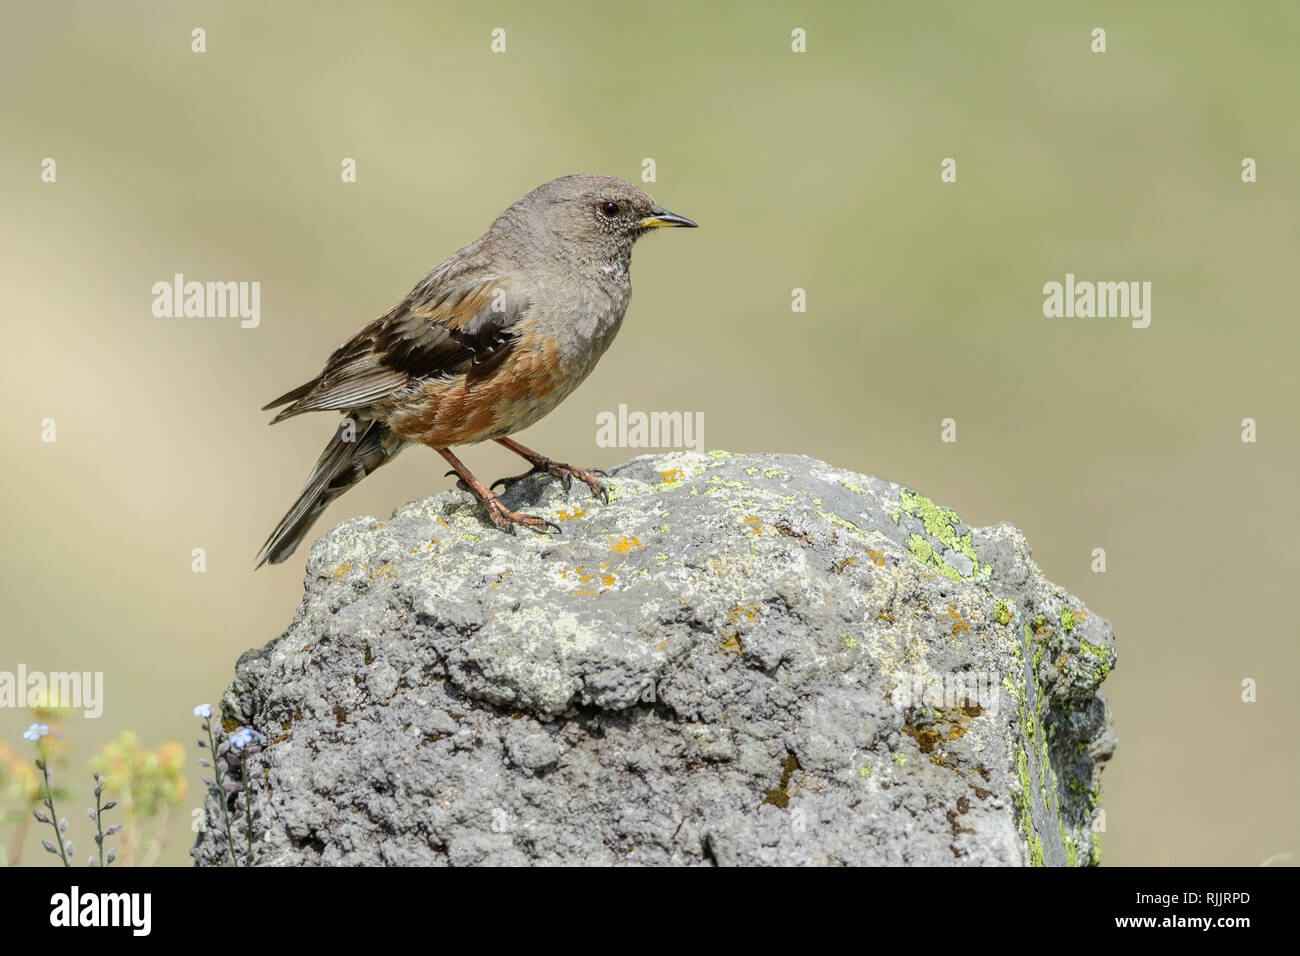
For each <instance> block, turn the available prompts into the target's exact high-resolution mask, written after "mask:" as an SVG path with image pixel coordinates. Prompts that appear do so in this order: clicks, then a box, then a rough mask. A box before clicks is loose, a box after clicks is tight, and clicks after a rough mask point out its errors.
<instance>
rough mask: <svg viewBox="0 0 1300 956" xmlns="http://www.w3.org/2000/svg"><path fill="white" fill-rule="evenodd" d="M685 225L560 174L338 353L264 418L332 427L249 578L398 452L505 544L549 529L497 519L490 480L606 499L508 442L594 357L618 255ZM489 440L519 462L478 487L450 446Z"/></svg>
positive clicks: (505, 514) (610, 180)
mask: <svg viewBox="0 0 1300 956" xmlns="http://www.w3.org/2000/svg"><path fill="white" fill-rule="evenodd" d="M696 226H697V223H695V222H693V221H691V220H690V219H687V218H686V217H685V216H679V215H677V214H676V213H673V212H669V211H668V210H667V209H664V208H662V207H661V206H658V205H656V203H655V201H654V199H653V198H651V197H650V196H649V195H648V194H647V193H646V192H645V191H644V190H642V189H640V188H639V187H637V186H635V185H633V184H632V183H629V182H626V181H624V180H621V179H617V178H614V177H612V176H600V175H595V174H590V173H576V174H571V175H567V176H561V177H559V178H558V179H553V180H551V181H550V182H548V183H544V184H543V185H541V186H538V187H537V188H536V189H534V190H533V191H532V192H529V193H527V194H526V195H524V196H523V197H521V198H520V199H518V200H517V201H516V202H515V203H514V204H513V205H511V206H510V207H509V208H508V209H506V210H505V211H504V212H503V213H501V215H499V216H498V217H497V218H496V219H495V220H494V221H493V223H492V225H491V226H490V227H489V228H488V230H487V232H485V233H484V234H483V235H482V236H480V237H479V238H478V239H475V240H474V241H473V242H471V243H470V244H469V245H467V246H465V247H464V248H462V249H461V250H460V251H458V252H456V253H454V254H453V255H451V256H450V257H448V258H447V259H445V260H444V261H443V262H442V263H440V264H439V265H437V266H435V267H434V268H433V269H432V270H431V271H430V272H429V273H428V274H427V275H426V276H425V277H424V278H423V279H421V280H420V281H419V282H417V283H416V285H415V287H414V288H413V289H411V291H410V292H409V293H407V295H406V296H405V297H404V298H403V299H402V301H401V302H399V303H398V304H397V305H396V306H394V307H393V308H392V309H391V310H389V311H388V312H387V313H385V314H384V315H381V316H380V317H379V318H377V319H375V320H374V321H373V322H371V323H370V324H369V325H367V326H366V327H365V328H363V329H362V330H361V331H360V332H358V333H357V334H356V335H354V336H352V338H350V339H348V340H347V341H346V342H344V343H343V344H342V345H341V346H339V347H338V348H337V349H336V350H335V351H334V352H333V354H331V355H330V357H329V359H328V361H326V363H325V367H324V368H323V369H322V370H321V372H320V374H319V375H317V376H316V377H315V378H313V379H311V380H310V381H308V382H306V383H304V384H302V385H300V386H298V387H297V388H295V389H293V390H292V391H289V392H286V393H285V394H283V395H281V396H280V397H279V398H277V399H275V400H274V401H272V402H268V403H267V404H266V405H265V406H264V407H263V409H262V410H263V411H269V410H271V409H276V408H279V409H281V410H280V411H279V412H278V413H277V414H276V415H275V417H274V418H273V419H272V420H271V424H272V425H274V424H276V423H277V422H282V421H284V420H285V419H287V418H291V417H293V416H295V415H300V414H302V413H304V412H314V411H337V412H340V413H341V416H342V417H341V420H340V423H339V427H338V428H337V429H336V430H335V433H334V435H333V437H332V438H331V439H330V442H329V444H327V445H326V446H325V450H324V451H323V452H322V453H321V455H320V458H319V459H318V460H317V461H316V465H315V467H313V468H312V470H311V473H310V475H309V477H308V478H307V482H306V484H305V485H304V486H303V488H302V491H301V492H300V493H299V494H298V497H297V499H296V500H295V501H294V503H293V505H292V506H291V507H290V508H289V510H288V511H287V512H286V513H285V515H284V517H283V518H282V519H281V520H280V523H279V524H278V525H277V526H276V528H275V530H274V531H273V532H271V535H270V537H268V538H267V540H266V543H265V544H264V545H263V546H262V549H261V551H260V552H259V553H258V564H257V567H259V568H260V567H261V566H262V565H264V564H266V563H268V562H269V563H271V564H278V563H280V562H282V561H284V560H285V559H286V558H288V557H289V556H290V555H291V554H293V552H294V550H295V549H296V548H297V547H298V545H299V543H301V541H302V540H303V538H304V537H306V535H307V533H308V531H309V530H310V529H311V526H312V525H313V524H314V523H315V521H316V520H317V519H318V518H319V517H320V515H321V513H322V512H324V511H325V509H326V508H327V507H328V506H329V505H330V503H331V502H333V501H334V500H335V499H336V498H338V497H339V496H340V495H341V494H343V493H344V492H345V491H347V490H348V489H349V488H351V487H352V486H353V485H355V484H357V483H358V482H360V481H361V480H362V479H363V478H365V477H366V476H367V475H369V474H371V473H372V472H374V471H375V469H377V468H379V467H380V466H381V465H383V464H385V463H386V462H388V461H391V460H392V459H393V458H395V457H396V456H397V454H398V453H399V452H401V451H402V450H403V449H404V448H406V447H407V446H408V445H413V444H420V445H427V446H428V447H430V448H432V449H434V450H435V451H437V452H438V454H439V455H441V456H442V457H443V458H444V459H446V461H447V463H448V464H449V465H450V466H451V469H452V470H451V471H449V472H447V474H448V475H452V474H455V475H457V476H458V481H457V486H458V487H459V488H461V489H462V490H466V491H468V492H470V493H471V494H472V495H473V496H474V497H475V498H476V499H477V500H478V502H479V503H480V504H481V505H482V507H483V508H484V510H485V511H486V514H487V517H488V519H489V520H490V521H491V523H492V524H493V525H495V526H496V528H498V529H499V530H501V531H504V532H508V533H510V534H514V532H515V527H516V526H519V525H522V526H524V527H526V528H530V529H532V530H534V531H538V532H541V533H545V534H551V533H556V534H558V533H559V531H560V529H559V527H558V526H557V525H555V524H554V523H552V522H549V521H546V520H544V519H543V518H540V517H538V516H536V515H530V514H521V513H519V512H515V511H511V510H510V509H509V508H508V507H507V506H506V505H505V504H503V503H502V501H501V499H500V498H499V497H498V496H497V494H496V493H495V490H494V489H495V488H496V487H497V485H499V484H503V485H504V486H505V488H509V487H510V486H511V485H512V484H513V483H515V482H517V481H519V480H521V479H523V478H527V477H529V476H531V475H537V474H541V475H549V476H550V477H552V478H557V479H559V480H560V481H561V482H562V484H563V486H564V488H565V490H566V492H567V491H568V490H569V489H570V486H571V484H572V481H573V479H574V478H577V479H578V480H580V481H582V482H583V483H584V484H586V485H587V486H588V488H589V489H590V491H591V494H592V496H593V497H598V498H600V499H601V500H602V501H603V502H605V503H608V500H609V495H608V492H607V491H606V489H605V487H604V485H603V484H602V483H601V482H600V480H599V477H598V476H604V472H602V471H600V470H599V469H587V468H581V467H578V466H575V465H568V464H562V463H560V462H556V461H552V460H551V459H549V458H547V457H545V456H544V455H541V454H538V453H537V452H535V451H533V450H532V449H530V448H528V447H526V446H524V445H521V444H519V443H518V442H517V441H515V440H514V439H512V438H510V437H509V436H510V435H512V434H514V433H516V432H520V431H522V430H523V429H525V428H528V427H529V426H530V425H532V424H534V423H535V422H537V421H538V420H539V419H541V418H542V417H543V416H544V415H546V414H547V413H549V412H550V411H552V410H553V409H554V408H555V407H556V406H557V405H559V403H560V402H561V401H563V400H564V399H565V398H566V397H568V395H569V394H570V393H571V392H573V390H574V389H575V388H577V387H578V386H579V385H580V384H581V383H582V381H583V380H584V379H585V378H586V377H587V376H588V375H589V374H590V373H591V371H592V369H593V368H594V367H595V365H596V362H597V361H598V360H599V359H600V357H601V356H602V355H603V354H604V353H605V350H606V349H608V348H609V346H610V343H611V342H612V341H613V340H614V336H615V335H617V334H618V330H619V328H620V327H621V325H622V323H623V316H624V313H625V312H626V311H627V306H628V301H629V299H630V298H631V295H632V285H631V280H630V277H629V266H630V263H631V257H632V246H633V244H634V243H635V242H636V241H637V240H638V239H639V238H641V237H642V236H644V235H646V234H647V233H649V232H650V231H651V230H654V229H659V228H664V227H685V228H696ZM282 406H283V407H282ZM489 440H490V441H495V442H497V443H498V444H500V445H502V446H504V447H505V448H508V449H509V450H510V451H512V452H514V453H515V454H517V455H519V456H520V457H521V458H523V459H525V460H526V461H527V462H528V463H529V464H530V465H531V466H532V467H531V468H530V469H529V470H528V471H526V472H524V473H523V474H520V475H515V476H513V477H511V478H504V479H498V480H497V481H494V482H493V483H492V484H491V485H490V486H484V485H483V483H482V482H480V481H479V480H478V479H477V478H475V477H474V475H473V474H472V473H471V472H470V470H469V469H468V468H467V467H466V466H465V464H464V463H463V462H462V461H461V460H460V458H458V457H457V456H456V454H455V453H454V452H453V451H452V448H453V447H455V446H460V445H472V444H476V443H478V442H484V441H489Z"/></svg>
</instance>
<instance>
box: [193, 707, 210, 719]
mask: <svg viewBox="0 0 1300 956" xmlns="http://www.w3.org/2000/svg"><path fill="white" fill-rule="evenodd" d="M194 716H195V717H202V718H203V719H204V720H211V719H212V705H211V704H199V706H197V707H195V708H194Z"/></svg>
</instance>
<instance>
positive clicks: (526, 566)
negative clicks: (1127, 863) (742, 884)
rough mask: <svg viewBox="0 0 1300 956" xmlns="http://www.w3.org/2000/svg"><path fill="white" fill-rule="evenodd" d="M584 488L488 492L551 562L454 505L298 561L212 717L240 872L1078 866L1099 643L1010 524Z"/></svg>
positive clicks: (659, 468)
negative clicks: (228, 736) (224, 754)
mask: <svg viewBox="0 0 1300 956" xmlns="http://www.w3.org/2000/svg"><path fill="white" fill-rule="evenodd" d="M608 483H609V487H610V491H611V501H610V503H609V504H608V505H607V506H602V505H600V504H599V503H598V502H593V501H592V500H591V499H590V498H589V497H588V496H587V494H586V492H585V489H583V490H581V491H580V490H579V487H580V486H579V485H578V484H577V483H575V485H574V488H573V490H572V492H571V494H569V495H566V493H565V492H564V490H563V489H562V488H561V486H560V485H559V483H558V482H555V481H550V480H544V479H541V478H530V479H528V480H526V481H523V482H520V483H519V484H517V485H515V486H514V487H512V488H511V489H510V491H509V492H508V493H507V494H506V496H505V498H506V501H507V503H508V504H510V505H511V506H512V507H516V508H522V509H526V510H529V511H532V512H534V513H537V514H541V515H543V516H544V517H546V518H548V519H550V520H552V521H555V522H557V523H558V524H559V525H560V526H561V527H562V528H563V529H564V534H563V535H562V536H558V537H543V536H539V535H535V534H532V533H529V532H526V531H521V532H520V533H519V534H518V535H515V536H510V535H506V534H502V533H501V532H499V531H497V530H495V529H494V528H493V527H492V526H491V525H490V524H488V523H487V521H486V520H485V519H484V517H483V516H482V514H481V512H480V510H479V509H478V507H477V506H476V505H475V503H474V502H473V501H472V499H471V498H470V497H469V496H468V495H466V494H464V493H461V492H447V493H444V494H440V495H436V496H434V497H431V498H425V499H423V500H420V501H415V502H412V503H410V504H407V505H405V506H403V507H401V508H398V509H397V510H396V511H395V512H394V513H393V515H392V517H391V518H390V519H388V520H387V521H379V520H376V519H374V518H370V517H360V518H352V519H350V520H348V521H344V522H343V523H342V524H340V525H338V526H337V527H336V528H334V530H333V531H331V532H330V533H329V534H327V535H325V536H324V537H322V538H321V539H320V540H318V541H317V542H316V544H315V546H314V547H313V548H312V551H311V556H310V558H309V560H308V564H307V574H306V582H305V585H306V593H305V595H304V597H303V600H302V603H301V605H300V606H299V608H298V612H297V614H296V616H295V617H294V620H293V623H292V624H291V625H290V627H289V629H288V630H287V631H286V632H285V633H284V634H283V635H282V636H280V637H279V638H277V639H276V640H273V641H272V642H271V643H269V644H267V645H266V646H265V647H263V648H261V649H260V650H254V651H250V652H248V653H247V654H245V655H244V656H243V657H242V658H241V659H240V661H239V662H238V665H237V667H236V676H235V680H234V683H232V684H231V685H230V688H229V689H228V690H227V692H226V694H225V696H224V698H223V700H222V710H223V715H224V716H225V718H226V720H227V722H228V726H229V725H230V724H229V722H230V721H234V722H237V723H242V724H250V725H252V726H254V727H256V728H257V729H258V730H260V731H262V732H263V733H264V734H266V735H267V737H268V738H269V742H268V743H267V745H266V746H265V747H264V748H262V749H261V750H260V751H258V752H256V753H254V754H253V755H251V756H250V757H249V758H248V759H249V760H250V761H251V762H252V763H253V765H254V766H252V767H251V768H250V774H249V778H250V779H251V780H253V781H256V784H255V787H254V793H253V807H254V809H255V811H256V812H257V814H258V818H257V819H256V821H255V832H256V834H257V837H258V841H259V843H258V846H259V848H260V849H259V851H258V853H259V855H258V857H257V859H258V861H259V862H262V863H266V864H278V865H304V864H308V865H310V864H327V865H337V864H370V865H377V864H390V865H405V864H456V865H494V864H501V865H510V864H521V863H529V864H571V863H591V864H615V863H628V864H679V865H681V864H705V863H717V864H737V865H755V864H758V865H778V864H817V865H823V864H828V863H832V864H912V863H920V864H960V865H971V864H1002V865H1022V864H1031V863H1032V864H1048V865H1067V864H1069V865H1082V864H1086V863H1088V862H1094V861H1095V860H1096V858H1097V850H1096V846H1097V844H1096V841H1095V838H1094V835H1093V830H1092V825H1093V821H1094V819H1095V817H1096V815H1097V805H1098V803H1099V801H1100V796H1101V790H1100V775H1101V767H1102V764H1103V763H1104V762H1105V761H1106V760H1107V759H1108V758H1109V757H1110V755H1111V753H1112V751H1113V750H1114V747H1115V737H1114V734H1113V732H1112V730H1111V725H1110V711H1109V709H1108V707H1107V704H1106V701H1105V699H1104V698H1103V697H1102V696H1101V695H1100V694H1099V693H1098V689H1099V687H1100V685H1101V682H1102V680H1103V679H1104V678H1105V676H1106V674H1107V673H1108V672H1109V670H1110V669H1111V668H1112V667H1113V666H1114V665H1115V662H1116V653H1115V644H1114V635H1113V632H1112V629H1111V627H1110V625H1109V624H1108V623H1107V622H1106V621H1105V620H1104V619H1103V618H1101V617H1100V616H1098V615H1097V614H1094V613H1092V612H1091V611H1089V610H1088V609H1087V608H1086V607H1085V606H1084V605H1083V604H1082V603H1081V602H1080V601H1079V600H1078V599H1077V598H1075V597H1073V596H1072V595H1070V594H1068V593H1067V592H1066V591H1064V590H1063V589H1061V588H1059V587H1057V586H1055V585H1054V584H1052V583H1051V582H1050V581H1048V580H1047V578H1046V577H1044V575H1043V573H1042V572H1041V571H1040V570H1039V568H1038V567H1037V565H1035V564H1034V562H1033V561H1032V559H1031V557H1030V552H1029V546H1028V544H1027V543H1026V541H1025V539H1024V536H1023V535H1022V534H1021V533H1020V532H1019V531H1018V530H1016V529H1015V528H1014V527H1012V526H1010V525H1007V524H1002V525H998V526H996V527H991V528H969V527H967V526H966V525H965V524H964V523H963V522H962V521H961V520H960V519H959V518H958V517H957V515H956V514H954V513H953V512H952V511H950V510H948V509H945V508H943V507H941V506H938V505H935V504H934V503H932V502H931V501H929V500H928V499H926V498H924V497H922V496H921V495H919V494H915V493H913V492H911V491H910V490H908V489H906V488H903V487H901V486H899V485H897V484H891V483H889V482H886V481H883V480H881V479H879V478H871V477H867V476H864V475H859V474H854V473H852V472H847V471H843V470H840V469H837V468H834V467H832V466H830V465H827V464H825V463H823V462H819V461H815V460H813V459H809V458H803V457H798V456H791V455H773V454H761V455H733V454H728V453H725V452H711V453H709V454H704V455H701V454H696V453H686V452H684V453H673V454H665V455H655V456H645V457H641V458H637V459H634V460H633V461H631V462H629V463H628V464H626V465H623V466H621V467H619V468H617V469H615V470H614V471H613V472H612V473H611V475H610V478H609V482H608ZM218 800H219V797H218V795H217V792H216V791H215V790H213V791H211V792H210V793H209V794H208V800H207V805H206V809H207V813H206V820H205V826H204V828H203V829H202V830H201V832H200V833H199V837H198V840H197V842H196V844H195V847H194V850H193V851H192V852H193V855H194V857H195V859H196V860H197V861H198V862H199V863H200V864H220V863H222V862H223V861H224V862H229V851H228V850H227V849H226V841H225V839H224V836H223V835H222V834H221V832H220V826H221V818H222V814H221V810H220V804H219V802H218ZM232 806H233V802H232ZM236 817H237V820H242V815H240V814H236ZM236 830H237V833H242V823H238V822H237V823H236ZM235 843H236V846H237V847H242V845H243V844H242V842H241V840H239V839H236V841H235Z"/></svg>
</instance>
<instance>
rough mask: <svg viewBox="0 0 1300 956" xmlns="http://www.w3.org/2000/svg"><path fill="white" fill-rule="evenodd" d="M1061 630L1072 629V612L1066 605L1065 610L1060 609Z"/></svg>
mask: <svg viewBox="0 0 1300 956" xmlns="http://www.w3.org/2000/svg"><path fill="white" fill-rule="evenodd" d="M1061 630H1063V631H1073V630H1074V612H1073V611H1071V610H1070V609H1069V608H1068V607H1067V608H1066V609H1065V610H1063V611H1061Z"/></svg>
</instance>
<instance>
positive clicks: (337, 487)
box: [257, 416, 405, 568]
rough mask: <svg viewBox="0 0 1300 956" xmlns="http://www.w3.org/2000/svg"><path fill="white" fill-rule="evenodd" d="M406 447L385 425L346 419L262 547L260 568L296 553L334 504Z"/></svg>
mask: <svg viewBox="0 0 1300 956" xmlns="http://www.w3.org/2000/svg"><path fill="white" fill-rule="evenodd" d="M403 447H405V443H404V442H403V441H402V440H401V439H399V438H397V436H395V435H394V434H393V433H392V431H391V430H390V429H389V428H388V426H387V425H385V424H383V423H382V422H373V421H372V422H365V421H362V422H357V421H356V419H354V418H352V417H351V416H348V417H345V418H344V419H343V422H342V423H341V425H340V426H339V428H338V430H337V431H335V433H334V437H333V438H332V439H331V440H330V443H329V444H328V445H326V446H325V450H324V451H323V452H321V456H320V459H319V460H317V462H316V467H315V468H313V469H312V473H311V477H310V478H308V479H307V484H305V485H303V489H302V491H301V492H300V493H299V495H298V500H297V501H295V502H294V503H293V507H291V508H290V509H289V511H288V513H286V514H285V516H284V517H283V518H281V519H280V523H279V524H278V525H276V528H275V530H274V531H272V532H271V536H270V537H269V538H267V539H266V544H264V545H262V550H261V552H260V553H259V554H258V559H259V560H258V562H257V566H258V567H259V568H260V567H261V566H262V565H264V564H266V563H267V562H268V561H269V562H271V564H279V563H280V562H281V561H283V560H284V559H285V558H287V557H289V555H291V554H293V552H294V549H295V548H297V547H298V544H299V542H301V541H302V539H303V538H305V537H306V536H307V532H308V531H310V530H311V526H312V525H313V524H315V523H316V519H317V518H319V517H320V516H321V512H323V511H324V510H325V509H326V508H327V507H329V504H330V502H331V501H333V500H334V499H335V498H337V497H338V496H339V495H341V494H343V492H345V491H347V490H348V489H349V488H351V487H352V486H353V485H355V484H356V483H357V482H358V481H360V480H361V479H362V478H364V477H366V475H368V474H370V473H371V472H372V471H374V470H375V469H376V468H378V467H379V466H380V465H382V464H383V463H384V462H386V461H388V460H389V459H390V458H393V457H394V456H395V455H396V454H397V453H398V452H399V451H401V450H402V448H403Z"/></svg>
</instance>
